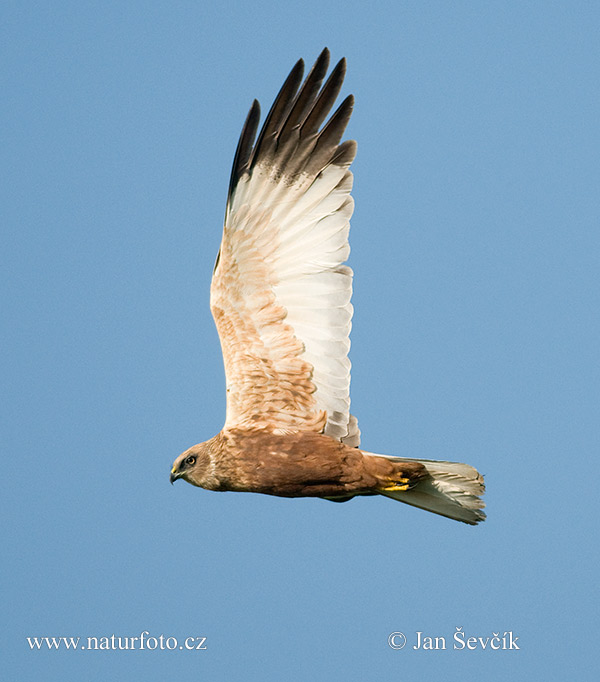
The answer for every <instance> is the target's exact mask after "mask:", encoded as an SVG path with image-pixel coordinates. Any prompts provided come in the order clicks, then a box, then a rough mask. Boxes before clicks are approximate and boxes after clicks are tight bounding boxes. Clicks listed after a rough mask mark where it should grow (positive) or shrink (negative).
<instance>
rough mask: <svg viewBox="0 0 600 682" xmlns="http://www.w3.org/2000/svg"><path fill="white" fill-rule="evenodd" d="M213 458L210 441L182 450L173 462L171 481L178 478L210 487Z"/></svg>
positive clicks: (201, 486)
mask: <svg viewBox="0 0 600 682" xmlns="http://www.w3.org/2000/svg"><path fill="white" fill-rule="evenodd" d="M211 470H212V467H211V458H210V450H209V447H208V443H198V445H193V446H192V447H191V448H189V449H188V450H186V451H185V452H182V453H181V454H180V455H179V457H178V458H177V459H176V460H175V461H174V462H173V468H172V469H171V478H170V480H171V483H174V482H175V481H176V480H177V479H178V478H183V480H184V481H187V482H188V483H191V484H192V485H195V486H198V487H199V488H209V487H210V482H211V479H212V478H213V476H212V471H211Z"/></svg>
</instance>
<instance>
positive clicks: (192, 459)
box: [185, 455, 196, 467]
mask: <svg viewBox="0 0 600 682" xmlns="http://www.w3.org/2000/svg"><path fill="white" fill-rule="evenodd" d="M185 463H186V464H187V465H188V466H189V467H191V466H194V464H196V458H195V457H194V455H190V456H189V457H186V458H185Z"/></svg>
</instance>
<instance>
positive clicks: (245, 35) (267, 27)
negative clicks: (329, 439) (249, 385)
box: [0, 0, 600, 680]
mask: <svg viewBox="0 0 600 682" xmlns="http://www.w3.org/2000/svg"><path fill="white" fill-rule="evenodd" d="M0 19H1V21H0V25H1V29H0V30H1V31H2V37H1V39H0V64H1V66H0V69H1V71H2V92H3V96H2V103H1V104H0V112H1V114H0V115H1V120H0V126H1V129H2V131H3V145H2V146H3V154H2V166H1V167H2V182H1V183H0V219H1V224H2V233H3V240H2V241H3V247H2V253H1V255H0V263H1V267H0V277H1V286H2V296H1V298H2V319H3V322H4V324H3V325H2V326H3V329H2V347H3V354H2V355H3V378H4V381H3V385H4V389H3V391H2V402H3V406H2V451H3V453H4V463H5V474H4V476H3V483H2V495H1V500H2V502H1V504H2V509H3V524H2V526H3V530H2V534H3V546H4V548H5V549H4V552H3V562H2V563H3V568H4V570H3V579H2V582H3V590H4V591H5V595H4V596H3V608H2V611H3V618H2V631H1V633H0V666H1V667H2V677H3V678H5V679H19V680H21V679H22V680H30V679H31V680H33V679H48V680H54V679H56V680H58V679H61V680H67V679H86V680H105V679H115V680H131V679H144V680H164V679H178V680H203V679H206V680H231V679H248V680H258V679H311V680H326V679H327V680H330V679H346V680H369V679H378V680H400V679H411V680H413V679H414V680H417V679H445V680H463V679H486V680H501V679H502V680H504V679H545V680H562V679H564V677H565V674H566V672H567V671H568V674H569V677H572V678H576V679H579V680H588V679H596V677H595V673H594V670H593V667H594V665H595V664H596V656H595V650H594V647H593V638H594V633H595V632H596V629H597V612H596V611H597V610H596V606H595V604H594V603H593V599H592V595H593V594H594V592H595V590H597V566H598V558H599V557H598V535H597V524H596V521H595V514H596V512H597V508H598V505H597V497H598V495H597V491H596V480H597V475H598V465H597V460H598V454H599V446H600V438H599V433H598V421H599V420H598V417H599V410H598V404H599V403H598V387H599V385H600V384H599V378H600V377H599V366H598V348H599V345H600V339H599V336H600V323H599V322H598V310H599V306H600V300H599V294H598V289H599V288H598V265H599V253H600V250H599V246H600V235H599V228H600V221H599V215H600V210H599V209H600V205H599V204H600V201H599V194H598V187H599V183H600V173H599V165H598V143H599V139H598V138H599V135H598V120H599V114H600V106H599V105H600V102H599V99H600V98H599V92H600V91H599V88H598V82H599V76H600V73H599V71H600V69H599V65H600V59H599V57H600V55H599V51H600V50H599V43H598V28H599V20H600V10H599V9H598V6H597V5H596V4H595V3H589V2H570V3H558V2H490V3H476V2H453V3H449V2H403V1H399V2H377V1H376V2H372V3H358V2H344V3H342V2H339V1H337V0H336V1H335V2H322V1H320V2H315V1H314V0H305V1H304V2H302V3H294V2H292V3H281V2H273V1H272V0H266V1H265V2H262V3H260V4H258V5H257V4H255V3H210V2H209V3H206V2H204V3H200V2H169V3H167V2H164V3H163V2H148V3H141V2H128V3H116V2H112V3H111V2H104V3H95V2H72V3H71V2H54V3H37V2H4V3H3V5H2V9H1V10H0ZM325 45H327V46H328V47H329V48H330V49H331V51H332V55H333V59H334V60H336V59H338V58H340V57H342V56H345V57H346V58H347V59H348V68H349V71H348V77H347V80H346V85H345V87H344V90H343V94H348V93H350V92H352V93H354V95H355V96H356V109H355V113H354V116H353V119H352V121H351V124H350V126H349V129H348V136H349V137H353V138H355V139H356V140H357V141H358V150H359V151H358V156H357V159H356V162H355V163H354V165H353V169H354V172H355V189H354V197H355V201H356V210H355V213H354V216H353V219H352V229H351V245H352V255H351V258H350V264H351V265H352V267H353V268H354V270H355V288H354V292H355V293H354V298H353V302H354V305H355V316H354V327H353V332H352V350H351V359H352V362H353V383H352V401H353V403H352V405H353V412H354V413H355V414H356V415H357V416H358V419H359V423H360V426H361V430H362V434H363V444H364V446H365V447H366V448H368V449H370V450H372V451H375V452H387V453H394V454H398V455H404V456H415V457H425V458H433V459H455V460H460V461H466V462H469V463H471V464H473V465H475V466H477V468H478V469H479V470H480V471H482V472H483V473H484V474H485V475H486V482H487V486H488V492H487V494H486V500H487V504H488V508H487V511H488V515H489V516H488V520H487V522H486V523H484V524H482V525H480V526H478V527H476V528H471V527H467V526H464V525H462V524H458V523H453V522H451V521H449V520H446V519H443V518H440V517H437V516H434V515H431V514H426V513H425V512H421V511H419V510H414V509H411V508H408V507H406V506H404V505H400V504H396V503H394V502H392V501H391V500H388V499H384V498H381V499H375V498H366V499H358V500H353V501H352V502H350V503H348V504H343V505H334V504H330V503H327V502H324V501H320V500H282V499H277V498H269V497H265V496H253V495H243V494H232V493H227V494H221V493H211V492H207V491H202V490H197V489H194V488H192V487H191V486H189V485H186V484H184V483H179V484H177V485H175V486H174V487H171V486H170V485H169V482H168V475H169V469H170V465H171V462H172V460H173V459H174V458H175V456H176V455H178V454H179V453H180V452H181V451H182V450H184V449H185V448H187V447H188V446H190V445H191V444H193V443H196V442H198V441H201V440H205V439H206V438H208V437H210V436H212V435H213V434H214V433H216V432H217V431H218V430H219V429H220V428H221V426H222V423H223V418H224V394H223V389H224V377H223V370H222V364H221V356H220V349H219V344H218V338H217V334H216V331H215V329H214V325H213V322H212V319H211V317H210V312H209V308H208V288H209V283H210V276H211V270H212V265H213V262H214V258H215V255H216V252H217V249H218V243H219V241H220V237H221V225H222V220H223V212H224V205H225V195H226V189H227V183H228V176H229V171H230V165H231V162H232V159H233V153H234V150H235V144H236V142H237V136H238V134H239V130H240V127H241V125H242V122H243V120H244V117H245V115H246V112H247V109H248V107H249V105H250V103H251V101H252V99H253V98H254V97H257V98H258V99H259V100H260V101H261V103H262V104H263V109H266V108H267V107H268V106H269V104H270V102H271V100H272V98H273V96H274V95H275V93H276V92H277V90H278V88H279V86H280V85H281V82H282V80H283V78H284V77H285V76H286V75H287V72H288V71H289V69H290V68H291V66H292V65H293V63H294V62H295V61H296V59H298V58H299V57H304V58H305V60H306V61H307V62H309V63H310V62H312V60H314V59H315V58H316V56H317V54H318V53H319V52H320V50H321V49H322V48H323V47H324V46H325ZM457 627H460V628H462V629H463V631H464V632H466V633H467V634H468V636H475V637H486V636H490V635H492V634H493V633H495V632H500V633H501V634H502V633H503V632H505V631H512V632H513V633H514V635H515V636H518V637H519V640H518V642H519V645H520V650H519V651H490V650H484V651H482V650H474V651H466V650H462V651H457V650H453V649H452V645H453V639H452V637H453V634H454V632H456V628H457ZM144 631H146V632H148V636H155V637H158V636H159V635H161V634H162V635H163V636H164V637H165V638H167V637H177V638H178V641H182V640H183V639H185V638H186V637H188V636H191V637H202V636H204V637H206V638H207V639H206V645H207V649H206V650H205V651H189V652H188V651H181V650H174V651H160V650H155V651H148V650H145V651H85V650H78V651H64V650H63V651H52V652H49V651H32V650H30V648H29V645H28V643H27V639H26V638H27V637H32V636H38V637H39V636H55V637H58V636H80V637H82V638H87V637H88V636H91V637H98V638H100V637H103V636H108V637H110V635H112V634H114V635H116V636H121V637H134V636H139V635H140V633H141V632H144ZM395 631H402V632H404V633H405V634H406V636H407V638H408V641H409V645H408V646H407V647H405V648H404V649H403V650H392V649H391V648H390V647H389V646H388V643H387V640H388V635H389V634H390V633H392V632H395ZM417 632H424V633H425V634H428V635H431V636H438V637H440V636H444V637H446V639H447V641H448V649H447V650H439V651H423V650H414V649H412V644H414V642H415V641H416V633H417Z"/></svg>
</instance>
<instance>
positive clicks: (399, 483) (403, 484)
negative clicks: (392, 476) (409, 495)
mask: <svg viewBox="0 0 600 682" xmlns="http://www.w3.org/2000/svg"><path fill="white" fill-rule="evenodd" d="M409 480H410V479H408V478H398V479H396V481H394V483H392V485H387V486H385V488H381V490H386V491H388V492H397V491H402V490H408V482H409Z"/></svg>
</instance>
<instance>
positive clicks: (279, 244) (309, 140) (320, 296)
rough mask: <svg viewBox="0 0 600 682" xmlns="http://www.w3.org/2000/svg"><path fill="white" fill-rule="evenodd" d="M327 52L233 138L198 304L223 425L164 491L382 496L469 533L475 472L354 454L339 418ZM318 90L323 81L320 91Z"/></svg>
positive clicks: (341, 258)
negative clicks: (220, 388)
mask: <svg viewBox="0 0 600 682" xmlns="http://www.w3.org/2000/svg"><path fill="white" fill-rule="evenodd" d="M328 67H329V51H328V50H327V49H325V50H323V52H322V53H321V54H320V55H319V57H318V59H317V61H316V62H315V64H314V66H313V67H312V69H311V71H310V73H309V74H308V76H307V77H306V79H305V80H304V82H303V81H302V78H303V72H304V62H303V61H302V60H299V61H298V62H297V63H296V65H295V66H294V68H293V69H292V71H291V72H290V74H289V76H288V77H287V79H286V81H285V82H284V84H283V86H282V88H281V90H280V92H279V94H278V95H277V97H276V99H275V102H274V103H273V105H272V107H271V110H270V111H269V113H268V115H267V117H266V119H265V122H264V123H263V126H262V128H261V130H260V133H259V134H258V137H257V136H256V133H257V130H258V123H259V119H260V107H259V104H258V102H257V101H256V100H255V101H254V103H253V104H252V106H251V108H250V112H249V113H248V116H247V118H246V122H245V123H244V127H243V128H242V133H241V135H240V139H239V142H238V146H237V150H236V153H235V158H234V162H233V169H232V171H231V180H230V184H229V194H228V197H227V208H226V212H225V224H224V228H223V238H222V241H221V248H220V250H219V254H218V256H217V260H216V264H215V268H214V273H213V277H212V283H211V289H210V306H211V311H212V314H213V317H214V319H215V323H216V325H217V329H218V332H219V337H220V341H221V349H222V352H223V361H224V365H225V375H226V386H227V414H226V419H225V425H224V426H223V429H222V430H221V431H220V432H219V433H218V434H217V435H216V436H214V437H213V438H211V439H210V440H207V441H206V442H204V443H199V444H198V445H194V446H193V447H191V448H189V449H188V450H186V451H185V452H184V453H182V454H181V455H180V456H179V457H177V459H176V460H175V462H174V464H173V468H172V470H171V482H174V481H175V480H176V479H179V478H183V479H184V480H186V481H187V482H188V483H191V484H192V485H195V486H198V487H201V488H206V489H208V490H219V491H226V490H229V491H238V492H254V493H263V494H267V495H277V496H280V497H320V498H324V499H327V500H332V501H335V502H345V501H346V500H349V499H351V498H352V497H355V496H357V495H385V496H387V497H390V498H393V499H394V500H399V501H400V502H405V503H406V504H409V505H413V506H415V507H420V508H421V509H426V510H427V511H431V512H434V513H436V514H440V515H442V516H446V517H449V518H451V519H456V520H458V521H463V522H464V523H468V524H476V523H478V522H479V521H482V520H483V519H484V518H485V514H484V512H483V511H482V508H483V507H484V503H483V501H482V500H481V499H480V496H481V495H482V494H483V491H484V485H483V478H482V476H481V475H480V474H479V473H478V472H477V471H476V470H475V469H474V468H473V467H471V466H469V465H467V464H459V463H455V462H441V461H434V460H424V459H412V458H405V457H396V456H392V455H381V454H375V453H372V452H368V451H367V450H363V449H362V448H360V431H359V429H358V423H357V420H356V418H355V417H354V416H353V415H351V414H350V397H349V394H350V361H349V359H348V350H349V348H350V341H349V335H350V326H351V325H350V322H351V318H352V305H351V303H350V298H351V295H352V270H350V268H349V267H348V266H347V265H344V262H345V261H346V259H347V258H348V255H349V252H350V248H349V245H348V232H349V229H350V223H349V221H350V216H351V215H352V211H353V207H354V202H353V199H352V197H351V194H350V193H351V190H352V173H351V171H350V170H349V168H350V164H351V163H352V160H353V159H354V156H355V153H356V143H355V142H354V141H353V140H346V141H345V142H341V138H342V135H343V133H344V130H345V128H346V125H347V124H348V121H349V119H350V115H351V113H352V108H353V105H354V98H353V97H352V95H350V96H348V97H346V99H344V100H343V102H342V103H341V104H340V106H339V107H338V108H337V110H336V111H335V113H334V114H332V115H331V116H329V114H330V111H331V109H332V107H333V105H334V103H335V101H336V99H337V96H338V94H339V92H340V89H341V86H342V82H343V80H344V75H345V71H346V62H345V60H344V59H342V60H341V61H340V62H339V63H338V64H337V65H336V66H335V68H334V69H333V70H332V72H331V74H330V75H329V77H328V78H327V80H326V81H325V76H326V74H327V70H328ZM324 81H325V82H324Z"/></svg>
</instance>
